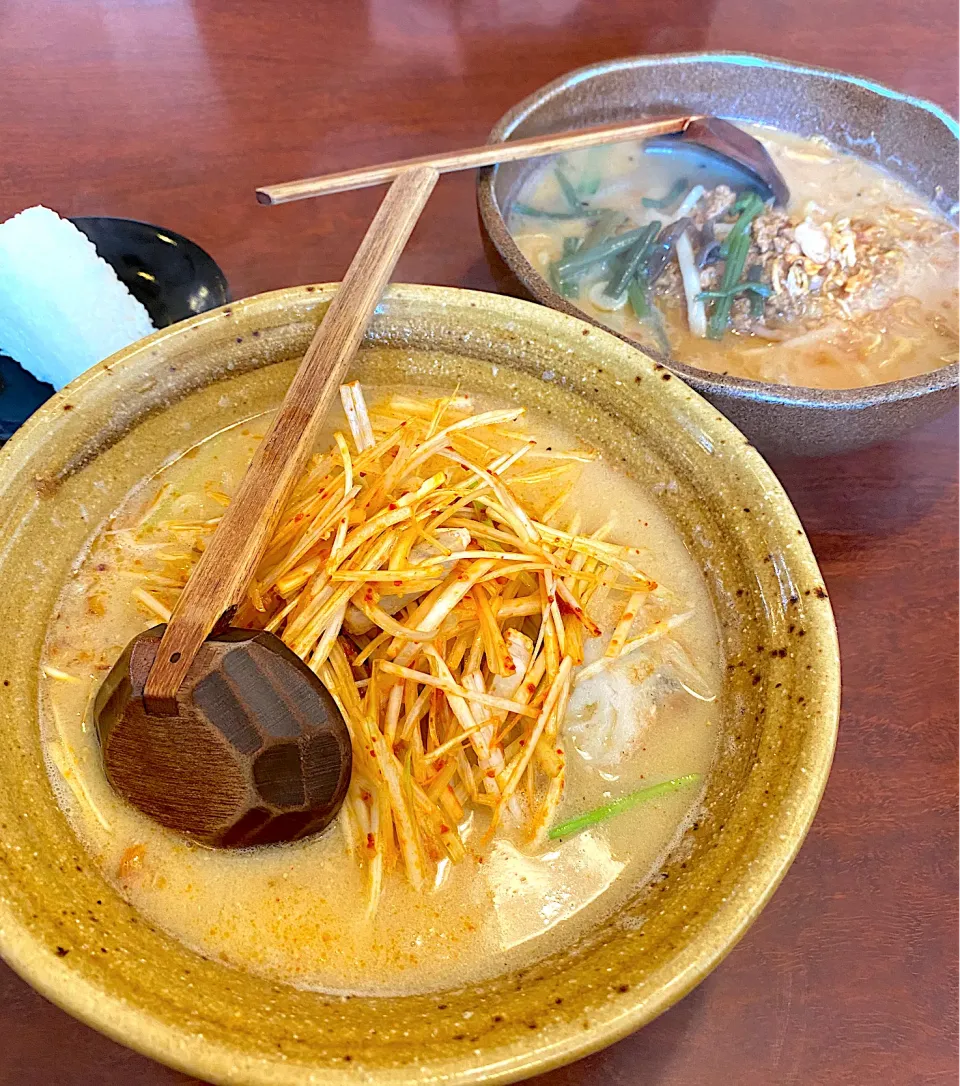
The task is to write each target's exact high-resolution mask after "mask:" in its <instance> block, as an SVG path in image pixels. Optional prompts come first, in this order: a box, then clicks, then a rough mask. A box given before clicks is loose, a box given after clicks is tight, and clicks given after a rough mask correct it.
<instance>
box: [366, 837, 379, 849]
mask: <svg viewBox="0 0 960 1086" xmlns="http://www.w3.org/2000/svg"><path fill="white" fill-rule="evenodd" d="M376 847H377V840H376V838H375V837H374V836H373V834H372V833H368V834H367V848H369V849H371V850H372V849H375V848H376Z"/></svg>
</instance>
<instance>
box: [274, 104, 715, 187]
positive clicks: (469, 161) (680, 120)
mask: <svg viewBox="0 0 960 1086" xmlns="http://www.w3.org/2000/svg"><path fill="white" fill-rule="evenodd" d="M703 120H705V118H704V117H700V116H687V117H669V118H666V119H663V120H656V121H649V120H648V121H631V122H628V123H625V124H603V125H597V126H595V127H593V128H580V129H576V130H574V131H572V132H558V133H556V134H555V135H550V136H529V137H527V138H525V139H518V140H508V141H506V142H504V143H487V144H484V145H483V146H482V147H470V148H468V149H467V150H464V151H450V152H448V153H447V154H445V155H424V156H422V157H420V158H407V159H402V160H400V161H399V162H387V163H384V164H383V165H382V166H367V167H365V168H364V169H360V170H344V171H342V172H341V173H328V174H325V175H323V176H322V177H307V178H304V179H303V180H302V181H286V182H284V183H282V184H279V185H266V186H264V187H263V188H260V189H257V200H258V201H259V202H260V203H261V204H287V203H290V202H291V201H292V200H306V199H307V198H309V197H311V196H326V195H328V194H329V193H333V192H347V191H349V190H350V189H364V188H371V187H372V186H374V185H383V184H386V183H387V182H388V181H393V180H395V179H396V178H397V177H399V176H400V175H401V174H404V173H408V172H410V171H411V170H417V169H421V168H423V167H429V168H431V169H434V170H436V171H437V173H438V174H440V173H452V172H454V171H456V170H473V169H477V168H478V167H480V166H493V165H495V164H496V163H498V162H518V161H520V160H521V159H525V158H539V157H542V156H546V155H558V154H561V153H562V152H564V151H579V150H582V149H584V148H586V147H599V146H601V145H602V144H604V143H616V142H619V141H623V140H629V139H649V138H650V137H652V136H666V135H671V134H673V133H681V132H685V131H686V130H687V128H688V127H689V126H690V125H691V124H692V123H693V122H695V121H703Z"/></svg>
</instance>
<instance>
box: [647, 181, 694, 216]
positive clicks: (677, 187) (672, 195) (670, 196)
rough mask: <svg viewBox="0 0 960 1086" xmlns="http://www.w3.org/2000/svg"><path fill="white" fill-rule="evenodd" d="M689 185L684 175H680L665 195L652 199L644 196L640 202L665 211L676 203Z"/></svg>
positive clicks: (655, 209)
mask: <svg viewBox="0 0 960 1086" xmlns="http://www.w3.org/2000/svg"><path fill="white" fill-rule="evenodd" d="M689 187H690V182H689V181H688V180H687V179H686V178H685V177H680V178H678V179H677V180H676V181H675V182H674V183H673V186H672V187H671V189H670V191H669V192H668V193H667V194H666V196H661V197H660V198H659V199H654V198H653V197H651V196H644V197H643V199H642V200H641V201H640V202H641V203H642V204H643V206H644V207H649V208H652V209H653V210H654V211H666V210H667V209H668V208H670V207H673V205H674V204H676V203H677V201H678V200H679V199H680V197H681V196H683V194H684V193H685V192H686V191H687V189H688V188H689Z"/></svg>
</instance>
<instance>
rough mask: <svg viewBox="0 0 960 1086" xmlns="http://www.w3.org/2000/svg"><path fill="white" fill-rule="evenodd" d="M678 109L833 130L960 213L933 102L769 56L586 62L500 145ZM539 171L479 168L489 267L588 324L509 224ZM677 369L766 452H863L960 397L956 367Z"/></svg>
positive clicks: (505, 122) (500, 136)
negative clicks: (810, 380)
mask: <svg viewBox="0 0 960 1086" xmlns="http://www.w3.org/2000/svg"><path fill="white" fill-rule="evenodd" d="M677 112H681V113H682V112H691V113H713V114H718V115H719V116H722V117H726V118H728V119H730V120H741V121H753V122H757V123H762V124H770V125H774V126H776V127H778V128H782V129H785V130H786V131H789V132H795V133H799V134H800V135H803V136H814V135H822V136H824V137H826V139H828V140H829V141H830V142H831V143H833V144H834V145H835V146H837V147H840V148H842V149H844V150H847V151H852V152H853V153H854V154H856V155H859V156H860V157H861V158H864V159H866V160H867V161H868V162H874V163H877V164H878V165H880V166H883V167H884V168H885V169H887V170H889V171H890V172H891V173H892V174H894V175H895V176H896V177H899V178H901V179H902V180H904V181H906V182H907V183H908V184H909V185H911V186H912V187H913V188H914V189H915V190H916V191H918V192H919V193H921V194H922V195H923V196H924V197H926V199H928V200H930V201H931V203H933V204H935V205H936V207H938V208H939V209H940V210H941V211H942V212H943V213H944V214H945V215H947V216H948V217H949V218H950V219H952V220H953V222H954V223H956V222H957V199H958V198H957V177H958V165H957V163H958V159H957V135H958V129H957V123H956V121H954V120H953V119H952V118H951V117H949V116H947V114H945V113H944V112H943V110H941V109H939V108H938V107H937V106H935V105H932V104H931V103H930V102H924V101H920V100H919V99H916V98H909V97H907V96H906V95H903V94H899V93H898V92H897V91H894V90H890V89H889V88H888V87H882V86H879V85H878V84H876V83H870V82H868V81H867V80H864V79H858V78H856V77H855V76H850V75H842V74H841V73H839V72H831V71H826V70H824V69H820V68H802V67H798V66H797V65H795V64H790V63H789V62H787V61H782V60H773V59H771V58H769V57H758V56H743V55H741V54H733V53H720V54H715V53H709V54H707V53H691V54H684V55H675V56H652V57H633V58H629V59H626V60H614V61H608V62H606V63H603V64H597V65H594V66H592V67H589V68H581V69H580V70H579V71H575V72H570V73H569V74H568V75H565V76H562V77H561V78H560V79H557V80H554V82H552V83H549V84H547V86H545V87H542V88H541V89H540V90H538V91H536V92H535V93H533V94H531V95H530V97H529V98H525V99H524V100H523V101H522V102H521V103H520V104H519V105H518V106H516V107H515V108H514V109H512V110H510V112H509V113H507V114H506V115H505V116H504V117H502V118H501V119H500V121H498V122H497V125H496V127H495V128H494V129H493V131H492V132H491V134H490V142H491V143H492V142H497V141H500V140H505V139H511V138H520V137H522V136H534V135H540V134H542V133H545V132H556V131H560V130H562V129H567V128H575V127H577V126H579V125H584V126H585V125H590V124H602V123H604V122H609V121H619V120H625V119H628V118H635V117H637V116H640V115H644V114H649V115H651V116H655V115H658V114H659V115H662V114H674V113H677ZM534 168H535V163H532V162H525V163H524V162H519V163H508V164H504V165H501V166H495V167H490V168H488V169H485V170H482V171H481V172H480V175H479V179H478V200H479V205H480V217H481V221H482V228H483V230H484V238H485V242H486V247H487V255H488V258H489V260H490V264H491V267H492V268H493V271H494V275H495V276H496V278H497V281H498V284H499V286H500V289H501V290H504V291H506V292H507V293H512V294H520V295H521V296H524V297H532V298H536V299H537V300H538V301H540V302H543V303H544V304H545V305H549V306H552V307H553V308H554V309H559V310H561V311H562V312H564V313H572V314H576V315H577V316H580V317H581V318H582V319H585V320H590V319H592V318H590V317H587V316H585V315H584V314H583V313H582V312H581V311H580V310H579V309H577V308H576V307H575V306H574V305H572V304H571V302H569V301H568V300H567V299H566V298H564V297H562V296H561V295H560V294H558V293H557V292H556V291H555V290H554V289H553V288H552V287H551V286H550V284H549V283H548V282H547V281H546V280H545V279H544V278H543V277H542V276H541V275H540V274H539V273H538V272H537V271H536V270H535V269H534V268H533V266H532V265H531V264H530V263H529V261H528V260H527V259H526V257H524V255H523V253H521V252H520V250H519V248H518V247H517V246H516V244H515V243H514V241H513V239H512V238H511V236H510V234H509V233H508V231H507V228H506V224H505V222H504V217H503V214H502V212H503V210H505V209H509V207H510V203H511V201H512V200H513V199H514V198H515V196H516V193H517V191H518V189H519V187H520V185H521V184H522V182H523V180H524V179H525V177H526V176H527V175H528V173H529V171H530V170H532V169H534ZM660 361H666V360H665V359H661V360H660ZM670 367H671V369H673V370H674V371H675V372H677V373H679V374H681V375H682V376H683V378H684V380H686V381H687V382H688V383H689V384H691V385H693V387H694V388H695V389H697V391H698V392H700V393H702V394H703V395H704V396H706V398H707V399H708V400H710V401H711V403H713V404H715V405H716V406H717V407H719V408H720V410H721V411H723V413H724V414H725V415H726V416H727V417H728V418H729V419H731V420H732V421H733V422H734V423H735V424H736V425H737V426H739V427H740V428H741V429H742V430H743V431H744V433H745V434H747V436H748V437H750V439H751V440H752V441H753V442H754V443H755V444H756V445H757V447H758V448H760V449H761V450H762V451H763V452H766V453H794V454H798V455H802V456H822V455H825V454H827V453H836V452H845V451H847V450H850V449H856V448H862V447H864V446H866V445H872V444H874V443H876V442H878V441H885V440H888V439H890V438H894V437H896V436H898V435H899V434H902V433H903V432H904V431H906V430H908V429H909V428H910V427H912V426H915V425H916V424H917V423H919V422H922V421H923V420H925V419H930V418H934V417H936V416H937V415H939V414H942V413H943V412H944V411H946V410H948V409H949V408H950V406H951V405H952V404H954V403H956V398H957V396H956V393H957V365H956V363H954V364H952V365H949V366H944V367H943V368H942V369H939V370H936V371H935V372H933V373H926V374H922V375H921V376H919V377H911V378H908V379H907V380H904V381H892V382H890V383H889V384H884V385H873V386H870V387H868V388H855V389H842V390H839V391H838V390H834V389H813V388H788V387H784V386H780V385H771V384H764V383H761V382H759V381H750V380H746V379H745V378H741V377H729V376H722V375H719V374H715V373H709V372H708V371H706V370H701V369H696V368H694V367H693V366H687V365H684V364H683V363H682V362H676V361H671V362H670Z"/></svg>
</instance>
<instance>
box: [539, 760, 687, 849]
mask: <svg viewBox="0 0 960 1086" xmlns="http://www.w3.org/2000/svg"><path fill="white" fill-rule="evenodd" d="M699 780H700V774H699V773H687V774H686V775H685V776H683V777H674V778H673V780H670V781H661V782H660V784H649V785H647V786H646V787H645V788H638V789H637V791H636V792H630V793H628V794H627V795H625V796H621V798H620V799H615V800H614V801H613V802H612V803H607V804H604V806H603V807H597V808H596V809H595V810H593V811H587V813H586V814H582V815H578V816H577V817H576V818H570V819H567V821H566V822H561V823H560V824H559V825H558V826H554V827H553V829H552V830H550V832H549V833H548V834H547V836H548V837H549V838H550V840H551V841H556V840H557V838H559V837H570V836H571V835H572V834H574V833H579V832H580V831H581V830H585V829H586V828H587V827H588V826H595V825H596V824H597V823H598V822H604V821H606V820H607V819H608V818H613V817H614V815H618V814H622V813H623V812H624V811H629V810H630V809H631V808H633V807H636V806H637V804H639V803H645V802H646V801H647V800H649V799H656V798H657V797H658V796H665V795H667V794H669V793H670V792H676V791H678V790H679V789H680V788H684V787H685V786H686V785H688V784H696V783H697V781H699Z"/></svg>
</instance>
